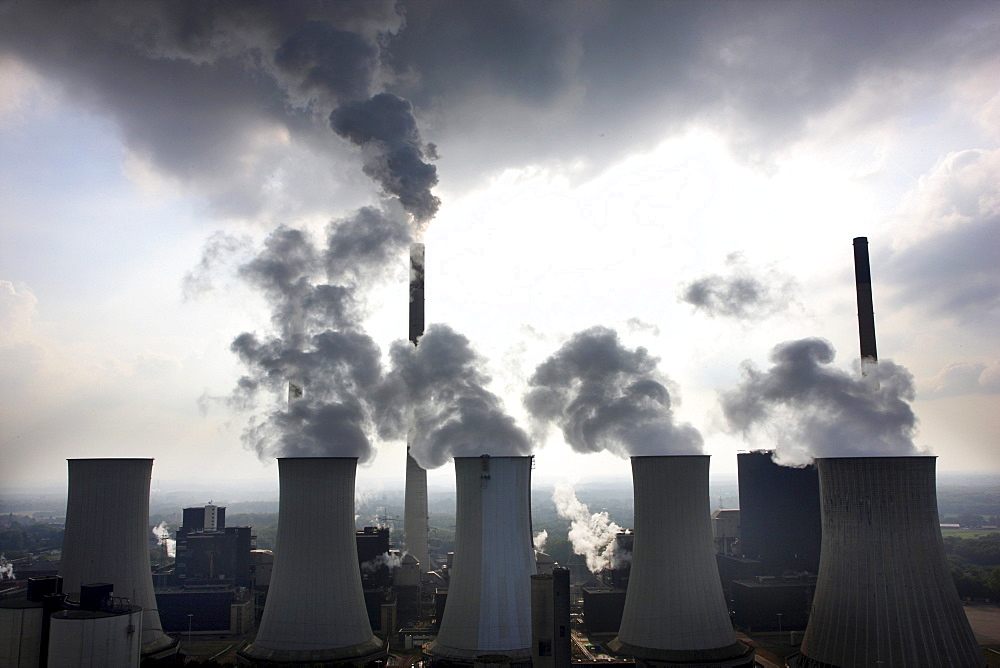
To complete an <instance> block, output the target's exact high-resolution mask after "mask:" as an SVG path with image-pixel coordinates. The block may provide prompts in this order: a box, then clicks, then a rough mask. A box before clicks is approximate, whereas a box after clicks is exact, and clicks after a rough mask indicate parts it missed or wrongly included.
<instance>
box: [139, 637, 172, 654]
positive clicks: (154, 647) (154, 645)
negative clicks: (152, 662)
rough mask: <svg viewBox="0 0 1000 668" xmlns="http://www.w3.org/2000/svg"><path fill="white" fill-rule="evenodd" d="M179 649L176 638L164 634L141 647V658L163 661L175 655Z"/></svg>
mask: <svg viewBox="0 0 1000 668" xmlns="http://www.w3.org/2000/svg"><path fill="white" fill-rule="evenodd" d="M179 648H180V646H179V645H178V641H177V638H171V637H170V636H168V635H166V634H164V635H161V636H160V637H159V638H156V639H155V640H153V641H152V642H148V643H146V644H145V645H143V646H142V658H144V659H163V658H165V657H168V656H170V655H171V654H176V653H177V650H178V649H179Z"/></svg>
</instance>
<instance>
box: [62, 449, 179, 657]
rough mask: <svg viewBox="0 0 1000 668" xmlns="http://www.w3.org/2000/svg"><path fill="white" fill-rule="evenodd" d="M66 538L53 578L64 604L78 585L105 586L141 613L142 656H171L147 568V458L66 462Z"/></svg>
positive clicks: (149, 470)
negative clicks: (58, 582)
mask: <svg viewBox="0 0 1000 668" xmlns="http://www.w3.org/2000/svg"><path fill="white" fill-rule="evenodd" d="M68 461H69V490H68V497H67V502H66V534H65V537H64V538H63V548H62V559H61V562H60V564H59V575H61V576H62V578H63V591H64V592H66V593H67V594H68V595H69V598H70V600H77V601H78V600H79V592H80V588H81V585H87V584H91V583H95V582H106V583H110V584H112V585H114V595H115V596H116V597H120V598H127V599H129V601H130V602H131V603H132V605H136V606H139V607H141V608H142V609H143V614H142V633H141V640H140V642H141V647H142V655H143V656H147V657H157V656H162V655H165V654H169V653H172V652H174V651H175V650H176V648H177V641H176V640H175V639H173V638H171V637H170V636H168V635H166V634H165V633H164V632H163V627H162V626H161V625H160V614H159V612H158V611H157V608H156V597H155V596H154V595H153V576H152V571H151V568H150V564H149V532H150V529H149V482H150V477H151V475H152V472H153V460H152V459H70V460H68Z"/></svg>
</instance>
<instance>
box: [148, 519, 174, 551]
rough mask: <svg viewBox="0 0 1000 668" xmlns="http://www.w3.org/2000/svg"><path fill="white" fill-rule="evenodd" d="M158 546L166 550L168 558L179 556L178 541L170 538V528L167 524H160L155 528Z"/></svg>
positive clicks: (154, 533) (154, 532)
mask: <svg viewBox="0 0 1000 668" xmlns="http://www.w3.org/2000/svg"><path fill="white" fill-rule="evenodd" d="M153 535H154V536H156V544H157V545H160V546H163V547H164V548H166V551H167V556H168V557H170V558H171V559H173V558H174V557H176V556H177V541H176V540H174V539H173V538H171V537H170V527H168V526H167V523H166V522H160V523H159V524H157V525H156V526H155V527H153Z"/></svg>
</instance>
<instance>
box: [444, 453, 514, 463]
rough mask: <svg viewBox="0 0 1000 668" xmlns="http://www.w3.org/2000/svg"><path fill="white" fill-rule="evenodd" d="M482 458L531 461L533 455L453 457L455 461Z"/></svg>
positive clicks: (485, 454)
mask: <svg viewBox="0 0 1000 668" xmlns="http://www.w3.org/2000/svg"><path fill="white" fill-rule="evenodd" d="M483 457H488V458H489V459H531V458H533V457H534V455H491V454H488V453H485V452H484V453H483V454H481V455H470V456H467V457H453V458H452V459H454V460H455V461H458V460H460V459H482V458H483Z"/></svg>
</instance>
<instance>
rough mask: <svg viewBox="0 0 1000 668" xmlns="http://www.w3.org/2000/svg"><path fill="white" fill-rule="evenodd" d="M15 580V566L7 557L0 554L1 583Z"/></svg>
mask: <svg viewBox="0 0 1000 668" xmlns="http://www.w3.org/2000/svg"><path fill="white" fill-rule="evenodd" d="M13 579H14V564H12V563H10V561H8V560H7V555H5V554H3V553H0V582H2V581H3V580H13Z"/></svg>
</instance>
